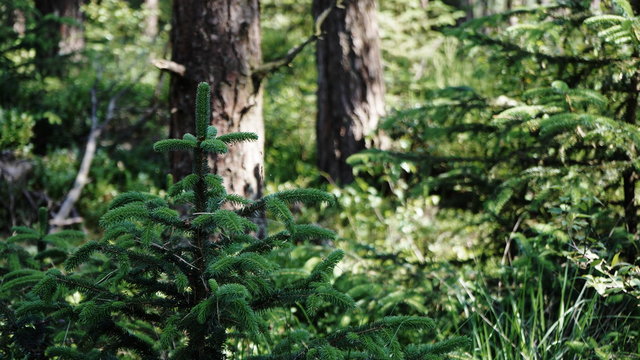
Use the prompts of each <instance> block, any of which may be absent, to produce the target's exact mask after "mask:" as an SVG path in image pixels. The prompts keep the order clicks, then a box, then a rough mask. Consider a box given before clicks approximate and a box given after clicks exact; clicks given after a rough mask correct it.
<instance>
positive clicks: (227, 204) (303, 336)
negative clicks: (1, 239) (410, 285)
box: [16, 83, 467, 360]
mask: <svg viewBox="0 0 640 360" xmlns="http://www.w3.org/2000/svg"><path fill="white" fill-rule="evenodd" d="M209 96H210V89H209V85H207V84H206V83H201V84H200V85H199V86H198V91H197V101H196V133H195V135H193V134H185V135H184V137H183V138H182V139H169V140H163V141H159V142H157V143H156V144H155V146H154V148H155V150H157V151H191V152H192V153H193V159H194V164H193V173H192V174H190V175H188V176H186V177H185V178H184V179H183V180H181V181H179V182H177V183H175V184H174V185H172V186H171V187H170V188H169V190H168V192H167V196H166V197H163V196H157V195H152V194H148V193H140V192H128V193H124V194H121V195H119V196H118V197H116V198H115V199H114V200H113V202H112V203H111V205H110V209H109V211H108V212H107V213H106V214H105V215H104V216H103V217H102V219H101V225H102V226H103V227H104V230H105V232H104V236H103V238H102V239H101V240H100V241H90V242H88V243H86V244H85V245H83V246H82V247H80V248H79V249H78V250H77V251H76V252H75V253H74V254H73V255H72V256H71V257H70V258H68V259H67V261H66V264H65V265H66V271H67V272H68V273H65V271H61V270H58V269H50V270H48V271H47V272H46V274H45V275H44V276H42V277H39V278H38V279H37V281H38V283H37V284H36V285H35V286H33V288H32V289H31V291H30V292H29V294H30V296H33V297H35V298H37V301H39V303H38V304H39V306H38V307H37V308H33V309H32V310H33V311H38V312H42V313H45V314H47V316H49V317H56V316H57V317H58V319H59V323H60V324H62V325H63V326H64V327H66V328H65V329H64V331H62V332H61V333H63V334H64V337H61V336H59V337H57V338H56V340H54V341H52V343H51V344H50V346H48V348H47V350H46V356H47V357H50V358H56V357H57V358H59V359H115V358H126V359H160V358H162V359H196V360H197V359H225V358H233V359H248V358H254V359H303V358H306V359H388V358H394V359H395V358H398V359H440V358H442V357H443V356H445V354H446V353H447V352H449V351H451V350H452V349H455V348H458V347H460V346H462V345H464V344H466V342H467V339H466V338H462V337H457V338H452V339H449V340H447V341H443V342H440V343H437V344H412V345H410V346H405V345H403V344H402V343H401V340H400V339H401V338H402V336H403V333H404V332H405V331H414V332H416V331H423V330H426V331H430V330H432V328H433V326H434V325H433V321H432V320H431V319H428V318H424V317H417V316H392V317H385V318H383V319H381V320H379V321H376V322H373V323H369V324H364V325H360V326H355V327H348V328H343V329H332V330H330V331H316V330H314V329H313V328H314V327H313V326H309V328H308V329H297V330H295V329H291V327H290V326H289V325H288V324H286V323H284V324H282V323H268V321H267V319H268V318H269V317H268V316H267V315H268V314H269V313H270V312H273V311H276V310H277V309H280V311H285V312H289V311H290V309H291V308H292V307H293V308H297V309H300V311H303V312H305V313H306V314H313V313H314V312H315V311H317V310H318V309H320V308H321V307H327V306H333V307H336V308H338V309H342V310H344V311H346V310H349V309H352V308H354V302H353V300H352V299H351V298H350V297H349V296H347V295H345V294H343V293H341V292H338V291H337V290H336V289H335V288H334V287H333V286H332V284H331V279H332V274H333V270H334V267H335V266H336V264H337V263H338V262H339V261H340V259H341V258H342V257H343V255H344V254H343V252H342V251H340V250H336V251H334V252H332V253H330V254H329V255H328V256H327V257H326V258H325V259H324V260H323V261H321V262H320V263H319V264H317V265H316V266H315V267H314V268H313V270H312V271H310V272H309V273H308V274H306V275H305V276H297V277H291V278H286V276H287V274H286V272H278V271H277V270H278V266H277V264H276V263H275V262H274V261H273V258H272V256H271V254H272V253H273V252H274V251H275V250H277V249H278V248H284V247H291V246H295V244H296V243H299V242H301V241H305V240H314V239H333V238H334V234H333V233H332V232H331V231H328V230H326V229H323V228H320V227H317V226H314V225H308V224H297V223H296V222H295V220H294V218H293V215H292V213H291V211H290V210H289V207H288V206H289V204H291V203H295V202H300V203H303V204H318V203H322V202H324V203H328V204H333V203H334V202H335V199H334V198H333V197H332V196H331V195H329V194H327V193H324V192H322V191H318V190H314V189H300V190H291V191H283V192H278V193H275V194H271V195H268V196H266V197H263V198H261V199H259V200H257V201H250V200H247V199H244V198H242V197H239V196H237V195H233V194H227V193H226V191H225V187H224V186H223V185H222V179H221V178H220V177H219V176H217V175H213V174H210V173H209V169H208V166H207V160H206V159H207V153H213V154H216V155H218V156H223V154H224V153H226V152H227V151H228V146H229V145H231V144H234V143H236V142H240V141H251V140H255V139H256V135H255V134H252V133H231V134H224V135H220V136H218V134H217V131H216V128H215V127H212V126H208V123H209V120H210V114H211V113H210V101H209ZM176 205H180V206H181V207H182V209H187V210H186V211H184V212H183V213H179V212H178V211H176V210H173V209H172V207H175V206H176ZM260 212H266V213H267V214H270V215H271V217H272V218H273V219H274V220H276V221H278V222H280V223H281V224H282V228H283V230H282V231H280V232H276V233H274V234H272V235H269V236H263V237H261V238H258V237H256V236H255V234H256V232H257V230H258V228H257V226H256V225H255V224H254V223H253V222H252V221H251V219H252V217H254V216H255V215H256V214H257V213H260ZM89 261H91V264H87V263H88V262H89ZM74 270H76V271H80V272H76V273H70V272H71V271H74ZM16 277H19V276H16ZM283 277H284V278H283ZM60 294H73V299H71V300H68V301H67V302H65V303H64V304H62V305H59V306H57V307H55V308H54V309H51V306H52V304H53V303H54V302H55V301H57V300H58V299H59V297H60ZM60 309H62V310H60ZM321 334H324V335H321ZM425 335H428V334H427V333H425ZM240 342H242V343H244V344H249V345H248V346H246V347H244V349H248V350H243V351H238V349H239V347H238V346H237V345H238V343H240Z"/></svg>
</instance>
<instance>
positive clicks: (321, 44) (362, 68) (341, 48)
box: [313, 0, 384, 184]
mask: <svg viewBox="0 0 640 360" xmlns="http://www.w3.org/2000/svg"><path fill="white" fill-rule="evenodd" d="M335 3H336V1H335V0H314V1H313V15H314V18H316V19H317V18H318V16H319V15H320V14H322V13H323V11H324V10H325V9H327V8H328V7H331V6H334V5H335ZM321 29H322V32H323V35H322V37H321V38H320V39H319V40H318V42H317V44H316V62H317V68H318V99H317V102H318V114H317V122H316V134H317V144H318V155H317V156H318V166H319V168H320V170H322V171H325V172H326V173H328V174H329V176H330V177H331V179H333V180H334V181H336V182H338V183H341V184H346V183H349V182H351V181H353V173H352V169H351V167H350V166H349V165H348V164H347V163H346V159H347V158H348V157H349V156H350V155H353V154H355V153H357V152H359V151H361V150H363V149H365V148H366V147H367V146H369V145H371V144H367V143H366V141H365V136H367V135H370V134H371V133H373V131H374V130H375V129H376V128H377V126H378V121H379V119H380V117H381V116H382V115H383V113H384V83H383V78H382V63H381V57H380V40H379V38H378V24H377V21H376V5H375V0H345V1H343V2H342V6H340V7H335V8H334V9H333V10H332V11H331V12H330V13H329V15H328V17H327V18H326V19H325V20H324V22H323V23H322V28H321Z"/></svg>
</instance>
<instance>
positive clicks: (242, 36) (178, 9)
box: [169, 0, 264, 199]
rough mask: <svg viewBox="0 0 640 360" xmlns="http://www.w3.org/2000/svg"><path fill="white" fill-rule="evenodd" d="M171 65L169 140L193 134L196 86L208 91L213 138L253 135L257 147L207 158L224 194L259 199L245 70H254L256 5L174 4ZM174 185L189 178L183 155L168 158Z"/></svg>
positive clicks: (258, 122)
mask: <svg viewBox="0 0 640 360" xmlns="http://www.w3.org/2000/svg"><path fill="white" fill-rule="evenodd" d="M171 43H172V61H174V62H175V63H178V64H181V65H183V66H184V67H185V73H184V75H183V76H181V75H179V74H175V73H174V74H172V77H171V86H170V96H169V103H170V107H171V124H170V136H171V137H173V138H181V137H182V136H183V134H184V133H185V132H191V133H193V132H194V129H193V123H194V122H193V117H194V112H195V110H194V109H195V93H196V87H197V84H198V83H199V82H201V81H206V82H208V83H209V84H210V85H211V88H212V94H211V104H212V107H211V109H212V120H211V123H212V125H214V126H216V127H217V128H218V133H219V134H226V133H229V132H235V131H248V132H254V133H257V134H258V136H259V140H258V141H257V142H250V143H242V144H236V145H232V146H231V149H230V151H229V153H228V154H225V155H224V156H220V157H217V158H216V157H209V165H210V166H211V168H212V170H213V171H214V172H216V173H217V174H219V175H221V176H222V177H223V178H224V184H225V186H226V188H227V191H228V192H229V193H234V194H239V195H242V196H244V197H247V198H251V199H256V198H258V197H260V196H261V195H262V181H263V172H264V170H263V168H264V155H263V153H264V124H263V120H262V89H261V87H260V84H259V81H254V79H253V78H252V73H251V69H252V68H255V67H256V66H258V65H260V63H261V61H262V53H261V50H260V21H259V5H258V0H217V1H213V0H208V1H196V0H175V1H174V2H173V19H172V30H171ZM171 167H172V173H173V174H174V176H175V177H176V180H179V179H181V178H183V177H184V176H185V175H187V174H190V173H191V171H192V169H191V161H190V159H189V155H188V153H187V152H174V153H173V154H172V155H171Z"/></svg>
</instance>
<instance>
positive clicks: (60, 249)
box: [0, 208, 84, 359]
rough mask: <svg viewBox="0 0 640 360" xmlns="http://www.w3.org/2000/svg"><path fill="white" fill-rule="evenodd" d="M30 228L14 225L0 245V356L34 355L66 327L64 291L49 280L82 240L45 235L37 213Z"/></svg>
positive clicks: (70, 233) (45, 222)
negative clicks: (9, 234)
mask: <svg viewBox="0 0 640 360" xmlns="http://www.w3.org/2000/svg"><path fill="white" fill-rule="evenodd" d="M38 218H39V222H38V224H36V226H34V227H32V228H31V227H24V226H16V227H13V229H12V230H13V235H12V236H10V237H9V238H7V239H5V240H4V241H1V242H0V303H1V304H2V308H3V309H2V311H1V312H0V356H2V357H3V358H4V357H6V358H10V359H16V358H22V357H25V356H27V357H36V356H39V355H38V354H43V353H44V351H45V350H46V349H47V347H48V346H50V345H51V343H52V341H54V340H53V339H55V338H56V337H58V336H60V335H61V334H64V329H65V327H67V326H68V324H69V319H68V314H69V312H70V306H69V304H68V303H67V302H66V301H65V300H64V298H65V296H67V295H68V294H69V292H68V290H67V289H62V288H61V289H58V284H56V283H55V280H53V276H55V275H54V274H59V273H60V272H59V270H58V268H59V267H61V266H62V264H63V262H64V261H65V260H66V259H67V256H68V254H69V252H70V251H71V250H72V249H73V248H75V247H76V246H78V244H79V243H81V242H82V241H83V240H84V233H82V232H81V231H76V230H63V231H58V232H50V231H49V216H48V212H47V210H46V209H44V208H40V209H39V212H38ZM52 280H53V281H52Z"/></svg>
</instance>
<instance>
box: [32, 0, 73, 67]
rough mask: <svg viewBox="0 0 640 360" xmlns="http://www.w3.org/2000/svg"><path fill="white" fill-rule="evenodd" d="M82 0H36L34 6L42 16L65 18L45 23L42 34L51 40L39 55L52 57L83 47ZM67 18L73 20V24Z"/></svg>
mask: <svg viewBox="0 0 640 360" xmlns="http://www.w3.org/2000/svg"><path fill="white" fill-rule="evenodd" d="M83 2H84V0H36V1H35V4H36V8H37V9H38V11H39V12H40V14H41V15H42V16H46V15H54V16H57V17H59V18H65V19H64V21H60V20H54V21H51V22H50V23H48V24H45V27H46V29H44V31H45V34H44V36H45V37H46V38H47V40H48V41H51V44H50V46H48V47H47V48H46V49H42V50H43V51H41V55H43V56H45V57H49V58H50V57H53V56H55V55H58V54H60V55H67V54H71V53H74V52H77V51H79V50H82V48H83V47H84V31H83V29H82V26H81V24H82V20H83V14H82V11H81V9H80V7H81V5H82V3H83ZM68 20H73V21H75V24H73V23H69V21H68Z"/></svg>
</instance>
